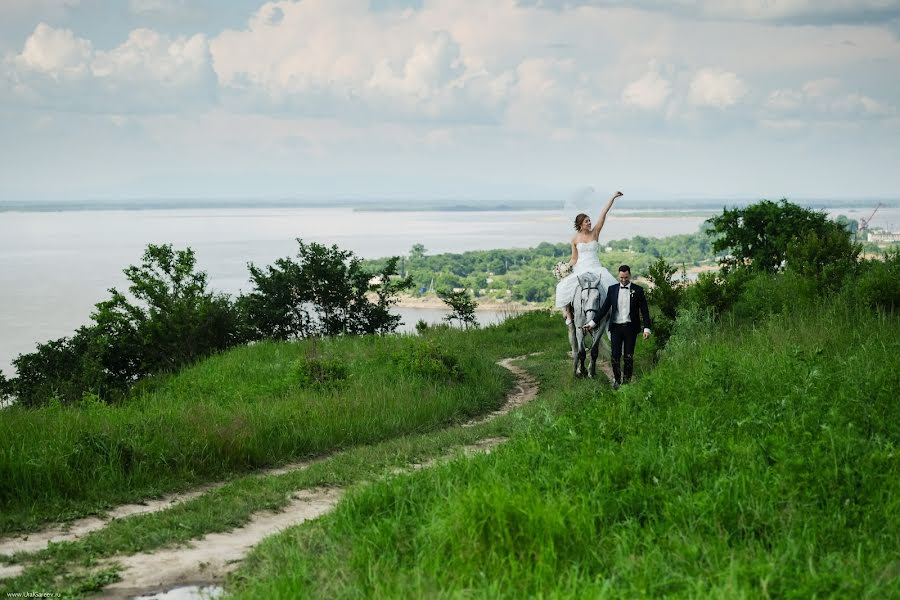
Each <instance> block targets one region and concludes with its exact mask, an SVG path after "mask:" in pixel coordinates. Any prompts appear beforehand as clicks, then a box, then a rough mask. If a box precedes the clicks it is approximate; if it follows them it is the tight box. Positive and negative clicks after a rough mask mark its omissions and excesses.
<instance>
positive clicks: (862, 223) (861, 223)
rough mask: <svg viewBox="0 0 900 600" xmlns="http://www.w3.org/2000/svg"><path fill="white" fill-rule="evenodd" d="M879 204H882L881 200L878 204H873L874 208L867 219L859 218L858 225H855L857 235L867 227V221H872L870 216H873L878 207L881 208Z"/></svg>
mask: <svg viewBox="0 0 900 600" xmlns="http://www.w3.org/2000/svg"><path fill="white" fill-rule="evenodd" d="M881 206H882V204H881V202H879V203H878V204H876V205H875V210H873V211H872V214H871V215H869V218H868V219H860V220H859V227H857V229H856V235H857V237H858V236H859V235H861V234H862V232H863V231H865V230H866V229H868V228H869V223H870V222H871V221H872V217H874V216H875V213H877V212H878V209H879V208H881Z"/></svg>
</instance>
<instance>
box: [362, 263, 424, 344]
mask: <svg viewBox="0 0 900 600" xmlns="http://www.w3.org/2000/svg"><path fill="white" fill-rule="evenodd" d="M397 261H398V257H396V256H394V257H392V258H390V259H388V262H387V264H386V265H385V266H384V268H382V269H381V271H380V272H378V273H376V274H375V277H374V278H372V279H371V280H370V281H374V283H373V284H372V285H371V286H370V288H369V291H370V292H374V293H375V296H376V299H377V300H376V302H374V303H372V302H370V303H369V304H368V305H367V306H366V310H365V315H364V318H363V319H362V323H364V325H365V330H364V331H363V333H391V332H394V331H396V330H397V327H398V326H399V325H400V315H395V314H392V313H391V312H390V308H391V306H393V305H395V304H397V300H398V298H397V296H398V294H399V293H400V292H401V291H403V290H405V289H409V287H410V286H412V277H410V276H406V277H396V275H397Z"/></svg>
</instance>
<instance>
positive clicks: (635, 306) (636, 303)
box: [598, 282, 650, 330]
mask: <svg viewBox="0 0 900 600" xmlns="http://www.w3.org/2000/svg"><path fill="white" fill-rule="evenodd" d="M620 289H621V285H620V284H618V283H617V284H615V285H611V286H609V289H608V290H606V300H604V301H603V306H601V307H600V313H599V315H598V320H599V319H602V318H603V316H604V315H605V314H606V313H607V312H609V324H610V325H612V324H613V323H615V322H616V315H617V314H618V312H619V290H620ZM629 289H630V291H631V310H630V311H628V312H629V316H630V317H631V325H632V326H633V327H636V328H637V329H638V330H641V329H643V328H644V327H646V328H647V329H650V309H649V307H648V306H647V296H645V295H644V288H642V287H641V286H639V285H638V284H636V283H634V282H631V283H630V284H629ZM641 316H643V317H644V326H643V327H641Z"/></svg>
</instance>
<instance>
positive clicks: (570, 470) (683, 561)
mask: <svg viewBox="0 0 900 600" xmlns="http://www.w3.org/2000/svg"><path fill="white" fill-rule="evenodd" d="M807 308H808V307H807ZM818 309H819V310H818V311H817V312H807V313H801V312H799V311H796V312H791V311H788V312H787V313H782V314H780V315H776V316H773V317H771V318H768V319H763V320H762V321H760V322H759V323H758V324H757V326H756V327H732V326H728V325H727V324H726V325H720V326H717V327H711V326H710V325H709V324H708V323H704V322H702V321H698V320H696V319H695V320H691V319H690V318H689V317H685V319H687V320H686V321H685V322H683V323H682V324H681V329H680V332H679V333H676V336H675V337H674V338H673V339H672V342H671V343H670V347H669V348H668V350H667V351H666V353H665V355H664V357H663V359H662V360H661V362H660V364H659V366H658V367H657V368H656V369H655V370H654V371H653V372H652V373H650V374H649V375H647V376H646V377H645V378H643V379H642V380H641V381H640V382H638V383H637V384H635V385H632V386H626V387H625V388H623V389H622V390H621V391H619V392H618V393H613V392H610V391H608V390H607V388H590V390H592V391H593V393H591V392H589V391H588V390H587V389H586V388H584V387H583V386H576V387H572V385H571V384H569V383H567V380H565V379H564V378H562V377H560V376H558V375H556V374H555V373H556V372H557V371H556V370H555V369H554V368H551V366H550V365H548V364H547V362H545V363H540V362H537V363H533V364H536V365H537V366H538V372H540V373H542V376H543V384H544V389H545V390H547V392H546V393H545V395H544V396H543V397H544V401H545V402H551V403H554V404H557V405H561V406H562V407H563V408H562V410H560V411H559V412H558V413H554V412H550V411H534V412H533V413H532V414H533V417H532V418H531V421H530V424H529V427H528V428H526V429H525V433H522V434H521V435H518V436H516V437H515V438H514V439H513V440H511V441H510V442H509V443H508V444H506V445H504V446H503V447H501V448H500V449H498V450H497V451H496V452H494V453H493V454H491V455H490V456H487V457H481V458H478V459H468V460H463V461H457V462H454V463H452V464H449V465H446V466H442V467H438V468H435V469H432V470H429V471H426V472H420V473H416V474H414V475H411V476H406V477H398V478H394V479H391V480H388V481H384V482H380V483H377V484H374V485H372V486H369V487H367V488H365V489H362V490H358V491H356V492H354V493H353V494H351V495H350V496H348V497H347V498H346V499H345V501H344V502H342V504H341V505H340V506H339V507H338V509H337V511H336V512H335V513H334V514H332V515H330V516H328V517H326V518H324V519H322V520H321V521H319V522H317V523H314V524H311V525H309V526H304V527H299V528H295V529H293V530H291V531H288V532H286V533H284V534H282V535H280V536H278V537H275V538H272V539H270V540H268V541H267V542H265V543H264V544H263V545H262V546H261V547H260V548H258V549H257V551H256V552H255V553H254V554H253V555H252V556H251V558H250V560H248V561H247V563H246V564H245V566H244V567H243V569H242V571H241V572H240V573H239V574H238V577H237V578H236V579H235V583H236V584H237V585H238V588H239V594H238V597H240V598H255V597H260V596H261V595H265V596H266V597H281V598H300V597H358V596H366V597H369V596H375V597H381V596H384V597H463V596H464V597H534V596H540V597H569V596H576V597H628V598H631V597H641V596H659V595H678V596H687V597H801V598H809V597H848V598H849V597H852V598H861V597H873V598H874V597H879V598H882V597H885V598H889V597H900V559H898V557H900V457H898V446H900V401H898V397H900V320H898V319H897V318H896V317H886V316H884V315H880V314H877V313H871V312H866V311H864V310H857V309H856V307H850V306H847V305H845V304H840V305H837V304H832V305H829V306H820V307H818ZM540 360H544V361H549V359H547V358H545V359H538V361H540ZM554 390H555V391H554Z"/></svg>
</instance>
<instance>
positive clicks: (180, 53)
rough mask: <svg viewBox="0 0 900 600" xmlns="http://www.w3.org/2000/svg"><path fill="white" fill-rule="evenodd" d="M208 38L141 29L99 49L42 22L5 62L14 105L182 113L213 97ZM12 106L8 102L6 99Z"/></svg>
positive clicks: (5, 79)
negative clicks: (114, 43) (123, 39)
mask: <svg viewBox="0 0 900 600" xmlns="http://www.w3.org/2000/svg"><path fill="white" fill-rule="evenodd" d="M211 65H212V63H211V59H210V55H209V49H208V44H207V40H206V38H205V36H203V35H194V36H191V37H179V38H175V39H171V38H169V37H167V36H165V35H163V34H160V33H158V32H155V31H152V30H149V29H136V30H134V31H132V32H131V33H130V34H129V35H128V38H127V39H126V40H125V42H123V43H122V44H120V45H119V46H117V47H115V48H112V49H110V50H98V49H96V48H94V46H93V44H92V43H91V42H90V41H88V40H84V39H81V38H79V37H77V36H76V35H75V34H74V33H73V32H72V31H70V30H67V29H55V28H53V27H50V26H49V25H46V24H44V23H41V24H40V25H38V26H37V27H36V28H35V30H34V32H33V33H32V34H31V35H30V36H29V37H28V39H27V40H26V41H25V44H24V47H23V49H22V51H21V52H20V53H19V54H17V55H14V56H12V57H11V58H7V59H6V61H4V63H3V78H2V80H0V81H5V83H6V86H5V87H8V88H9V90H8V91H10V92H11V94H10V97H11V100H12V101H15V100H16V99H18V101H20V102H22V101H24V102H28V103H29V104H31V105H32V107H34V106H40V107H43V108H50V109H56V110H76V111H85V112H109V113H129V112H166V111H182V110H185V109H190V108H192V107H196V106H198V105H206V104H208V103H209V102H210V99H211V97H212V96H213V95H214V92H215V85H216V81H215V74H214V73H213V71H212V66H211ZM8 101H9V100H8Z"/></svg>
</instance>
